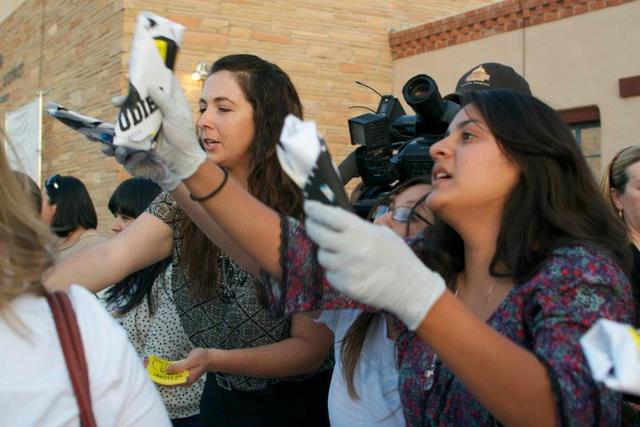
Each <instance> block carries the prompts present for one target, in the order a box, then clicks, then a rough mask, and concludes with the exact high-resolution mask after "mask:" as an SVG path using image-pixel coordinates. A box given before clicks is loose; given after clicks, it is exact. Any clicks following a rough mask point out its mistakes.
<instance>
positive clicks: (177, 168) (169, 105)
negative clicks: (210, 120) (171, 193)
mask: <svg viewBox="0 0 640 427" xmlns="http://www.w3.org/2000/svg"><path fill="white" fill-rule="evenodd" d="M148 93H149V96H150V97H151V99H152V100H153V102H154V103H155V104H156V105H157V106H158V108H159V109H160V111H161V112H162V115H163V118H162V128H161V130H160V134H159V135H158V145H157V147H156V148H155V150H154V151H155V153H156V154H157V155H158V157H159V158H160V159H161V160H162V162H163V163H164V164H165V165H167V167H168V168H169V170H170V171H171V172H172V173H173V174H174V175H176V176H177V177H178V179H180V180H184V179H186V178H189V177H190V176H191V175H193V174H194V173H195V172H196V170H198V168H199V167H200V165H201V164H202V163H204V161H205V160H206V159H207V155H206V153H205V152H204V150H203V149H202V148H201V147H200V145H199V144H198V138H197V137H196V132H195V126H194V125H193V117H192V115H191V109H190V108H189V102H188V101H187V98H186V97H185V96H184V92H182V88H181V87H180V82H178V80H177V79H176V78H175V76H174V78H173V84H172V90H171V96H169V95H168V94H166V93H165V92H163V91H162V90H160V89H159V88H157V87H154V86H151V87H149V88H148Z"/></svg>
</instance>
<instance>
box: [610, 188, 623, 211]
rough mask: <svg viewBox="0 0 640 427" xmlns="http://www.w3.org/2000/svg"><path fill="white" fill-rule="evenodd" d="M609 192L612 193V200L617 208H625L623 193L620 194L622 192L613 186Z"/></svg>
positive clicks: (620, 209)
mask: <svg viewBox="0 0 640 427" xmlns="http://www.w3.org/2000/svg"><path fill="white" fill-rule="evenodd" d="M609 194H610V195H611V201H612V202H613V205H614V206H615V207H616V209H618V210H619V211H622V210H624V203H622V195H621V194H620V192H619V191H618V190H616V189H613V188H612V189H610V190H609Z"/></svg>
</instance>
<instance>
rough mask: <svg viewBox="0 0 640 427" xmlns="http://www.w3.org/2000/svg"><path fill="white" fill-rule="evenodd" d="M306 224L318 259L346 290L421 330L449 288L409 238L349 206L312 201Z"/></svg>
mask: <svg viewBox="0 0 640 427" xmlns="http://www.w3.org/2000/svg"><path fill="white" fill-rule="evenodd" d="M304 210H305V213H306V215H307V220H306V223H305V224H306V228H307V233H308V234H309V236H310V237H311V238H312V239H313V240H314V241H315V242H316V243H317V244H318V245H319V247H320V248H319V251H318V262H319V263H320V265H322V267H324V268H325V269H326V275H327V279H328V280H329V282H330V283H331V284H332V285H333V286H334V287H335V288H336V289H338V290H339V291H341V292H342V293H344V294H345V295H347V296H349V297H351V298H353V299H355V300H358V301H360V302H362V303H365V304H368V305H372V306H375V307H378V308H381V309H384V310H387V311H389V312H391V313H393V314H395V315H396V316H398V318H400V320H402V321H403V322H404V323H405V324H406V325H407V326H408V327H409V328H410V329H412V330H415V329H416V328H417V327H418V326H419V325H420V323H421V322H422V320H423V319H424V317H425V316H426V315H427V312H428V311H429V309H431V307H432V306H433V304H435V302H436V301H437V300H438V299H439V298H440V297H441V296H442V294H443V293H444V291H445V289H446V287H445V283H444V280H443V279H442V277H441V276H440V275H439V274H437V273H435V272H433V271H431V270H430V269H429V268H427V267H426V266H425V265H424V264H423V263H422V261H420V259H418V257H417V256H416V255H415V254H414V253H413V251H412V250H411V248H410V247H409V246H408V245H407V244H406V243H405V241H404V240H403V239H402V238H401V237H399V236H398V235H397V234H395V233H394V232H393V231H391V230H390V229H388V228H387V227H383V226H379V225H374V224H371V223H369V222H366V221H364V220H362V219H360V218H359V217H358V216H356V215H354V214H352V213H349V212H347V211H345V210H344V209H341V208H337V207H332V206H327V205H323V204H321V203H319V202H312V201H306V202H305V205H304Z"/></svg>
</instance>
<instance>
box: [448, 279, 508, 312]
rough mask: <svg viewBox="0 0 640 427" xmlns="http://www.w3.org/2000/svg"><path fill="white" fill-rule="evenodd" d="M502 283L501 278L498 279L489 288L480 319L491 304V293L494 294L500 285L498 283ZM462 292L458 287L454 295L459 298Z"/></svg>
mask: <svg viewBox="0 0 640 427" xmlns="http://www.w3.org/2000/svg"><path fill="white" fill-rule="evenodd" d="M499 281H500V278H499V277H498V278H496V280H495V282H493V284H492V285H491V286H490V287H489V290H488V291H487V295H486V296H485V297H484V303H483V304H482V308H481V309H480V312H479V313H478V317H482V314H483V313H484V310H485V309H486V308H487V304H489V298H490V297H491V293H492V292H493V290H494V289H495V287H496V285H497V284H498V282H499ZM459 291H460V288H459V287H456V292H455V293H454V294H453V295H454V296H455V297H457V296H458V294H459Z"/></svg>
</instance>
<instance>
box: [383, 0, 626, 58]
mask: <svg viewBox="0 0 640 427" xmlns="http://www.w3.org/2000/svg"><path fill="white" fill-rule="evenodd" d="M630 1H633V0H504V1H500V2H497V3H493V4H490V5H488V6H484V7H481V8H478V9H474V10H470V11H467V12H465V13H460V14H458V15H454V16H449V17H447V18H444V19H439V20H435V21H431V22H428V23H426V24H422V25H419V26H417V27H414V28H411V29H407V30H403V31H398V32H394V33H391V34H390V36H389V45H390V46H391V50H392V55H393V59H400V58H404V57H407V56H412V55H416V54H419V53H423V52H428V51H432V50H436V49H443V48H446V47H450V46H454V45H457V44H460V43H465V42H469V41H472V40H478V39H481V38H485V37H489V36H492V35H495V34H500V33H504V32H507V31H513V30H517V29H522V28H524V27H529V26H532V25H539V24H543V23H546V22H552V21H556V20H558V19H564V18H570V17H572V16H576V15H580V14H582V13H587V12H592V11H595V10H599V9H602V8H605V7H609V6H617V5H620V4H623V3H628V2H630Z"/></svg>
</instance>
